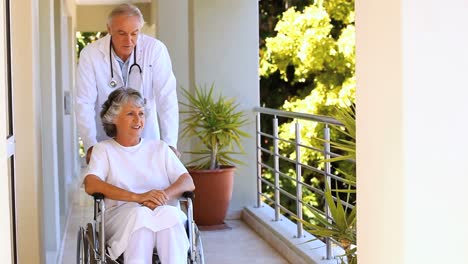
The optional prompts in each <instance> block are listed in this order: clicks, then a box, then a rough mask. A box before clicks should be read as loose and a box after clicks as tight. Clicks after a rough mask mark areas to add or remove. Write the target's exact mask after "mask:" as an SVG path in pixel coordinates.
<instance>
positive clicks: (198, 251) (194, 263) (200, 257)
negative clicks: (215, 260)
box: [188, 225, 205, 264]
mask: <svg viewBox="0 0 468 264" xmlns="http://www.w3.org/2000/svg"><path fill="white" fill-rule="evenodd" d="M194 228H195V232H194V233H195V239H194V240H195V249H194V251H195V252H194V253H195V256H194V259H193V260H191V258H189V260H188V263H189V264H205V256H204V253H203V243H202V240H201V236H200V231H199V230H198V227H197V226H196V225H195V227H194Z"/></svg>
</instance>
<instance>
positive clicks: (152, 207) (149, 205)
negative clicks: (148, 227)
mask: <svg viewBox="0 0 468 264" xmlns="http://www.w3.org/2000/svg"><path fill="white" fill-rule="evenodd" d="M141 205H142V206H146V207H148V208H149V209H151V210H154V209H156V207H158V206H157V205H156V204H155V203H153V202H149V201H146V202H143V203H142V204H141Z"/></svg>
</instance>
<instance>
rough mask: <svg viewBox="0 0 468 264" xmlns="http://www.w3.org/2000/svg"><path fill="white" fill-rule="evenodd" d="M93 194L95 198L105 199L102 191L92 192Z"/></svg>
mask: <svg viewBox="0 0 468 264" xmlns="http://www.w3.org/2000/svg"><path fill="white" fill-rule="evenodd" d="M91 196H93V197H94V200H103V199H104V197H105V196H104V194H102V193H93V194H91Z"/></svg>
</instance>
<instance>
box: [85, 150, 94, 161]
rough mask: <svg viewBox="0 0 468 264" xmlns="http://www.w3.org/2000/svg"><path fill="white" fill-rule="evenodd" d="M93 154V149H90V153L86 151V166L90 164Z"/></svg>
mask: <svg viewBox="0 0 468 264" xmlns="http://www.w3.org/2000/svg"><path fill="white" fill-rule="evenodd" d="M92 153H93V147H90V148H89V149H88V151H86V164H89V160H90V159H91V154H92Z"/></svg>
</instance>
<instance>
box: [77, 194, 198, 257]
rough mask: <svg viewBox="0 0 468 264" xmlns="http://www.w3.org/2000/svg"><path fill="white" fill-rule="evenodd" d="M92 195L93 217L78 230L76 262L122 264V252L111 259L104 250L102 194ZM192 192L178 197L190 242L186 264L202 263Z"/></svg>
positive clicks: (103, 206) (155, 254)
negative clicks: (185, 219)
mask: <svg viewBox="0 0 468 264" xmlns="http://www.w3.org/2000/svg"><path fill="white" fill-rule="evenodd" d="M92 196H93V197H94V219H93V221H92V222H90V223H87V224H86V226H84V227H83V226H82V227H80V228H79V230H78V241H77V256H76V259H77V264H104V263H105V264H123V262H124V261H123V254H122V255H121V256H120V257H119V258H118V259H116V260H112V259H111V258H110V256H109V255H108V253H107V252H106V242H105V230H104V223H105V219H104V212H105V205H104V195H103V194H100V193H96V194H93V195H92ZM192 199H193V192H185V193H184V194H183V195H182V197H181V198H180V199H179V201H180V203H181V204H182V206H181V207H182V209H183V210H184V211H185V212H186V214H187V223H186V230H187V236H188V239H189V243H190V248H189V252H188V253H187V263H188V264H204V263H205V258H204V255H203V244H202V240H201V237H200V231H199V230H198V227H197V225H196V224H195V222H194V221H193V206H192ZM160 263H161V262H160V260H159V257H158V254H157V251H156V250H154V252H153V264H160Z"/></svg>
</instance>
